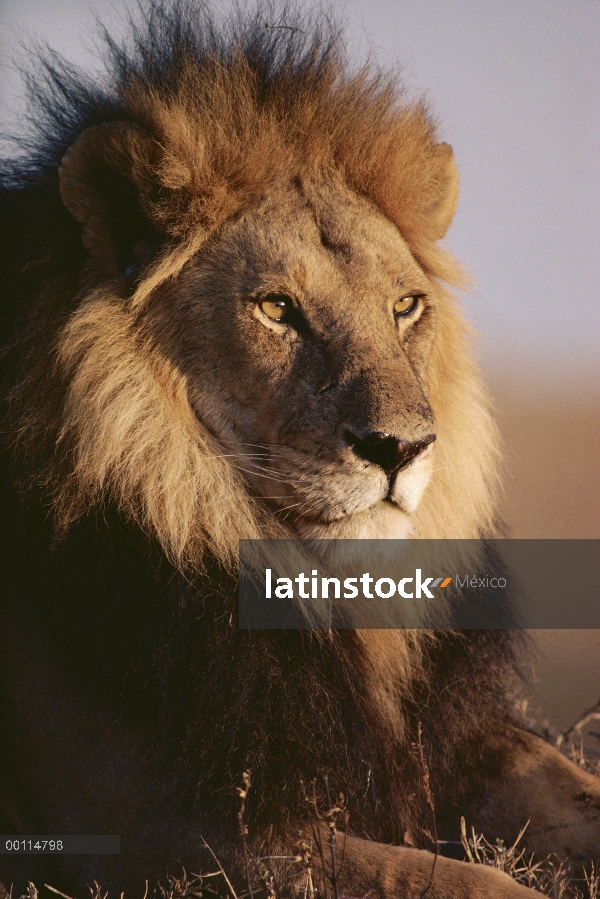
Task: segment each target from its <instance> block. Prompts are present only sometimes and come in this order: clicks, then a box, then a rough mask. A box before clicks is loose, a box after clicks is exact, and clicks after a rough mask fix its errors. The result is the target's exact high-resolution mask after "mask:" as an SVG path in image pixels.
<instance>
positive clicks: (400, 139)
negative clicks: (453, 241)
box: [0, 4, 600, 899]
mask: <svg viewBox="0 0 600 899" xmlns="http://www.w3.org/2000/svg"><path fill="white" fill-rule="evenodd" d="M271 15H272V14H271V13H269V18H268V20H267V21H268V23H269V24H268V25H266V24H265V16H264V15H262V14H258V15H256V17H255V18H253V19H252V20H251V21H246V22H245V23H244V22H243V21H241V20H236V24H234V25H233V26H228V27H227V28H225V27H224V28H223V29H222V30H219V28H217V26H216V25H215V24H214V22H211V20H210V18H209V17H208V16H207V14H205V13H204V12H202V11H198V10H195V11H193V12H189V11H187V12H186V8H184V7H182V6H181V5H179V6H177V5H175V6H170V5H156V4H153V5H151V7H150V9H149V14H148V21H147V23H146V25H145V26H144V28H143V29H142V28H140V29H138V30H136V31H135V32H134V40H133V44H132V47H131V48H130V49H129V50H127V51H126V50H122V49H120V48H119V47H117V46H115V45H114V44H113V43H111V42H109V58H110V62H111V64H112V72H113V79H112V85H111V86H110V87H103V86H98V85H93V84H90V83H89V82H88V81H86V80H84V79H81V78H79V77H78V76H77V75H76V74H74V73H73V71H72V69H71V68H69V67H67V66H66V65H62V64H61V63H59V62H57V61H56V60H55V59H54V60H53V61H52V62H51V63H49V64H48V66H47V67H46V70H45V71H46V78H45V81H44V80H43V79H42V83H41V87H40V86H39V83H40V82H38V88H37V89H36V92H37V93H36V97H35V98H34V99H36V100H37V103H38V105H37V107H36V108H37V113H36V116H37V123H38V125H39V135H38V139H37V142H36V143H35V146H33V147H32V148H30V152H29V155H27V156H21V157H20V158H18V159H17V160H16V161H15V162H9V163H6V164H5V166H4V174H3V187H2V224H3V236H2V254H3V256H2V258H3V262H2V272H3V275H2V286H3V298H2V303H3V307H2V311H3V317H2V322H3V324H2V327H3V335H2V340H3V348H4V350H3V352H4V367H5V374H4V378H3V396H4V401H5V404H6V410H7V421H8V425H7V427H6V428H5V429H4V449H3V458H2V462H3V464H2V472H3V516H2V522H3V532H2V541H1V546H2V554H3V568H2V592H3V598H2V605H1V613H0V614H1V617H0V628H1V630H0V632H1V634H2V665H1V668H0V671H1V679H2V705H1V708H0V714H1V729H2V739H1V741H0V753H1V755H2V766H1V771H0V830H2V831H4V832H5V833H13V834H120V837H121V852H120V854H119V855H105V856H89V855H70V856H66V855H65V856H60V857H57V856H55V857H48V856H45V857H42V858H34V857H33V856H27V855H25V856H20V857H16V856H12V857H9V856H8V855H0V859H1V861H0V874H1V879H2V881H3V882H4V883H5V884H6V886H7V887H8V885H9V884H11V883H14V889H15V890H16V891H18V890H19V889H23V888H24V887H25V884H26V882H27V881H28V880H33V881H35V882H37V883H38V884H41V883H44V882H48V883H51V884H52V885H53V886H54V887H55V888H58V889H61V890H64V891H66V892H67V894H72V893H73V892H78V891H79V892H78V895H80V894H81V891H84V887H85V885H86V884H90V883H92V882H93V881H94V880H96V881H98V882H99V883H100V884H101V885H102V888H103V889H105V890H109V891H110V895H111V896H117V895H118V894H119V891H121V890H125V891H128V892H126V895H127V896H129V895H138V894H139V895H141V892H140V891H141V890H143V888H144V882H145V881H146V880H148V881H149V888H151V887H152V886H153V885H155V884H156V882H157V880H159V879H160V878H163V879H164V877H165V876H166V875H167V873H168V872H174V871H175V872H176V871H178V870H180V869H179V865H180V864H181V865H184V866H185V868H186V869H187V870H188V871H190V870H191V871H197V870H201V869H202V870H205V871H206V869H207V866H208V865H211V866H213V865H214V862H213V861H212V860H211V856H210V854H209V852H208V850H207V849H206V846H205V841H206V842H207V843H208V845H209V846H210V847H211V850H212V851H214V852H215V853H216V855H217V856H218V858H219V859H220V860H221V862H222V864H223V866H224V868H225V869H226V870H227V871H228V872H230V876H231V877H232V878H238V879H239V880H240V881H241V882H243V880H244V877H243V873H242V872H243V865H242V861H241V859H242V848H241V842H240V838H239V834H238V825H237V823H236V820H235V806H234V786H235V785H236V784H239V783H240V780H241V775H242V772H243V771H244V770H245V769H246V768H249V769H251V771H252V778H253V788H252V790H253V792H252V794H251V797H250V801H249V805H248V825H249V838H248V839H249V840H250V842H252V840H254V841H255V843H256V846H257V847H259V846H260V843H261V841H262V840H264V839H265V833H266V831H267V829H268V828H269V827H270V833H271V837H270V844H271V847H274V848H271V850H270V853H273V854H275V855H277V854H279V855H280V854H282V853H284V852H285V851H287V852H289V851H290V850H293V847H294V839H295V835H296V833H297V829H298V827H301V826H302V823H303V822H306V821H307V819H308V811H307V807H306V803H305V802H304V799H303V794H302V790H301V789H300V787H299V786H298V781H299V777H300V776H301V777H302V778H303V779H304V782H305V783H307V782H308V781H310V780H311V779H312V778H313V777H316V778H318V779H319V778H321V777H322V775H323V774H328V775H329V777H330V781H331V784H332V786H333V787H335V788H336V789H342V790H344V792H345V793H346V795H347V801H348V805H349V808H350V813H351V817H350V834H351V835H350V836H349V837H348V845H347V847H346V859H345V863H344V866H343V869H342V871H341V874H340V881H339V884H338V886H339V889H341V890H342V891H345V892H346V893H348V892H350V893H351V894H352V895H355V896H362V895H365V894H371V893H373V895H378V896H381V897H410V899H412V897H414V899H417V897H420V896H422V895H424V892H426V891H427V895H428V896H429V897H430V899H434V897H446V899H466V897H476V896H477V897H484V896H485V897H500V896H502V897H504V896H507V897H511V896H514V897H517V896H521V895H522V896H523V897H525V896H526V895H527V894H528V893H530V891H528V890H526V889H525V888H524V887H521V886H519V885H518V884H516V883H515V882H514V881H512V880H510V879H509V878H508V877H507V876H505V875H504V874H502V873H500V872H499V871H496V870H493V869H491V868H486V867H483V866H473V865H467V864H465V863H463V862H460V861H455V860H452V859H450V858H439V859H438V860H437V864H436V866H435V871H434V872H433V878H432V879H431V877H432V870H433V868H432V864H433V858H434V856H433V854H431V852H429V851H423V850H431V848H432V837H431V831H432V820H431V811H432V810H431V807H430V800H432V801H433V804H434V806H435V815H436V819H437V833H438V835H439V837H446V838H448V839H450V840H452V839H457V837H458V833H459V821H460V816H461V814H463V815H465V816H466V819H467V821H468V823H469V825H471V824H472V825H474V826H475V827H476V828H478V829H483V830H484V831H485V832H486V833H488V834H489V835H490V836H491V837H502V838H504V839H505V840H513V839H514V838H515V837H516V835H517V833H518V832H519V830H520V829H521V828H522V827H523V825H524V824H526V822H527V821H529V822H530V823H529V827H528V829H527V832H526V839H527V845H528V846H529V848H530V849H531V850H535V851H536V852H537V853H539V854H541V855H545V854H546V853H548V852H550V851H555V852H557V853H559V854H560V855H562V856H565V857H566V856H570V857H571V858H572V859H573V860H575V861H576V862H578V863H583V862H585V861H588V860H590V859H592V858H595V857H596V856H597V853H598V846H599V845H600V816H599V814H598V811H599V809H600V785H599V783H598V781H597V780H596V779H595V778H593V777H592V776H590V775H588V774H586V773H585V772H583V771H581V770H579V769H577V768H576V767H575V766H574V765H572V764H570V763H569V762H568V761H566V760H565V759H564V758H563V757H562V756H561V755H559V754H558V753H557V752H556V751H554V750H553V749H551V748H550V747H549V746H547V745H546V744H545V743H544V742H543V741H542V740H540V739H538V738H536V737H534V736H533V735H531V734H529V733H527V732H526V731H524V730H520V729H519V728H518V726H517V724H516V723H515V722H514V720H513V717H512V712H511V708H512V706H511V701H510V695H511V690H512V684H513V681H514V679H515V677H516V661H515V659H516V652H515V649H514V643H513V639H512V638H511V636H510V634H509V632H501V631H497V632H490V631H470V632H465V633H463V634H461V633H459V632H456V631H447V632H439V633H431V632H427V631H424V630H416V631H415V630H413V631H410V630H404V631H393V630H367V631H352V630H341V631H338V632H324V633H323V632H315V633H310V632H302V631H269V632H264V631H258V632H257V631H245V632H244V631H240V630H239V629H238V628H237V626H236V615H235V612H236V565H237V552H238V541H239V539H240V538H246V537H261V536H262V537H271V538H278V537H286V536H287V537H289V536H302V537H344V538H346V537H404V536H417V535H418V536H420V537H438V538H450V537H452V538H477V537H481V536H491V535H493V534H494V533H495V512H494V492H495V487H496V481H497V478H496V458H497V438H496V433H495V430H494V427H493V424H492V421H491V418H490V415H489V411H488V406H487V399H486V394H485V391H484V389H483V387H482V385H481V382H480V379H479V376H478V373H477V370H476V367H475V365H474V363H473V361H472V358H471V355H470V352H469V348H468V342H467V326H466V324H465V322H464V320H463V318H462V316H461V314H460V312H459V310H458V309H457V306H456V302H455V300H454V298H453V296H452V294H451V293H450V292H449V290H448V289H447V288H446V287H444V286H443V282H446V283H447V284H452V283H456V282H457V281H458V279H459V277H460V275H459V270H458V267H457V265H456V264H455V262H454V261H453V260H452V259H451V258H450V256H449V255H448V253H447V252H446V251H445V250H443V249H442V248H440V247H439V246H438V243H437V242H438V240H439V239H440V238H442V237H443V236H444V234H445V232H446V230H447V228H448V226H449V225H450V222H451V219H452V216H453V213H454V210H455V206H456V201H457V196H458V184H457V173H456V168H455V166H454V162H453V159H452V152H451V150H450V147H449V146H447V145H446V144H443V143H439V142H437V139H436V134H435V128H434V125H433V124H432V122H431V120H430V118H429V116H428V114H427V112H426V110H425V109H424V108H423V106H422V105H419V104H416V105H415V104H411V103H408V102H406V100H405V99H404V97H403V96H402V94H401V93H400V92H399V91H398V89H397V87H396V85H395V84H394V81H393V79H391V78H386V77H385V76H383V75H381V74H380V73H378V72H373V71H371V70H369V69H368V68H365V69H362V70H361V71H359V72H352V71H351V70H350V69H349V68H348V66H347V65H346V64H345V63H344V61H343V58H342V54H341V50H340V49H339V42H338V41H337V39H336V38H335V36H334V35H332V33H331V30H328V28H327V26H326V25H323V24H321V25H315V26H312V30H311V28H310V27H309V26H308V25H307V24H306V23H302V22H296V23H295V24H293V25H292V23H291V22H290V20H289V17H288V18H287V19H284V20H282V21H279V23H278V24H273V22H274V20H273V18H272V17H271ZM434 441H435V442H434ZM427 778H429V787H428V788H427ZM419 847H420V848H419ZM256 851H257V852H258V853H260V851H261V850H260V849H259V848H257V849H256ZM263 854H264V852H263ZM283 867H284V869H285V870H289V871H291V872H292V874H291V875H290V876H289V877H288V880H287V883H286V882H284V883H283V884H282V885H281V884H280V887H281V888H282V889H283V890H284V891H286V890H287V891H291V890H293V886H294V876H295V875H294V873H293V872H294V870H295V869H294V868H293V867H291V866H288V867H287V868H286V867H285V865H284V866H283ZM285 870H280V871H279V872H278V876H279V878H282V877H283V876H284V873H285ZM430 880H431V882H430ZM428 884H429V887H428ZM15 895H19V893H18V892H16V893H15Z"/></svg>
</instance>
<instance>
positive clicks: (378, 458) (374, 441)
mask: <svg viewBox="0 0 600 899" xmlns="http://www.w3.org/2000/svg"><path fill="white" fill-rule="evenodd" d="M344 437H345V438H346V442H347V444H348V446H350V447H351V448H352V451H353V452H354V453H355V454H356V455H357V456H358V457H359V459H366V461H367V462H372V463H373V465H379V467H380V468H383V470H384V471H385V473H386V474H388V475H390V474H392V472H394V471H399V470H400V469H401V468H406V466H407V465H408V463H409V462H412V460H413V459H414V458H416V457H417V456H418V455H419V453H422V452H423V450H424V449H426V448H427V447H428V446H429V444H430V443H433V441H434V440H435V434H427V436H426V437H423V438H422V439H421V440H415V441H413V442H410V441H408V440H399V439H398V437H393V436H392V435H391V434H382V433H381V432H380V431H371V432H369V433H367V434H365V435H364V436H361V437H359V436H357V435H356V434H353V433H352V431H345V432H344Z"/></svg>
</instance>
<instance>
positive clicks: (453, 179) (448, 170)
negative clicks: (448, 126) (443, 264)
mask: <svg viewBox="0 0 600 899" xmlns="http://www.w3.org/2000/svg"><path fill="white" fill-rule="evenodd" d="M433 152H434V154H435V162H436V168H437V178H436V181H437V183H438V190H437V195H438V198H439V199H438V201H437V203H436V204H434V206H433V208H432V209H431V210H430V212H429V216H430V223H431V229H432V232H433V235H434V237H435V239H436V240H439V239H440V238H442V237H443V236H444V234H445V233H446V231H447V230H448V228H449V227H450V224H451V222H452V219H453V218H454V213H455V212H456V207H457V205H458V194H459V188H458V169H457V168H456V163H455V162H454V155H453V153H452V147H451V146H450V144H437V145H436V146H435V147H434V148H433Z"/></svg>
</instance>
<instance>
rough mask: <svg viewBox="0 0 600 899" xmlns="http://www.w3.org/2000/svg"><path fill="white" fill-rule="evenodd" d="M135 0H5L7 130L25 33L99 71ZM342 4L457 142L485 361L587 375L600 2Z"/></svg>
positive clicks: (595, 303) (493, 368) (513, 371)
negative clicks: (109, 39) (100, 50)
mask: <svg viewBox="0 0 600 899" xmlns="http://www.w3.org/2000/svg"><path fill="white" fill-rule="evenodd" d="M226 5H227V4H226V3H223V2H221V3H220V4H218V5H215V8H216V9H219V10H222V9H224V8H225V7H226ZM299 5H300V6H306V7H308V6H311V5H312V4H309V2H308V0H300V2H299ZM127 6H128V4H127V2H126V0H94V2H90V0H0V130H1V131H2V132H6V131H12V130H15V129H16V130H17V131H18V129H19V127H20V121H21V118H22V115H23V111H24V108H25V106H24V104H25V101H24V96H23V91H22V88H21V85H20V82H19V77H18V74H17V72H16V70H15V68H14V60H17V61H18V60H19V59H21V60H22V59H23V58H24V56H23V51H22V49H21V45H22V44H25V45H27V44H29V45H31V43H32V41H34V40H40V39H42V40H46V41H47V42H48V43H49V44H50V46H52V47H53V48H55V49H57V50H58V51H59V52H61V53H63V54H64V55H65V56H66V57H67V58H68V59H70V60H71V61H73V62H75V63H77V64H78V65H81V66H82V67H83V68H85V69H86V70H87V71H90V70H91V71H97V72H98V73H100V72H101V65H100V64H99V61H98V57H97V50H96V49H95V48H97V46H98V40H97V36H96V34H95V26H94V19H95V16H98V18H99V19H100V20H101V21H103V22H104V23H105V24H107V25H108V26H109V27H110V28H111V29H112V30H114V31H116V32H117V33H122V32H123V29H124V19H123V15H124V11H125V10H126V9H127ZM330 6H331V7H333V9H334V10H335V11H336V13H337V14H338V15H339V16H340V17H341V19H342V21H344V22H345V24H346V33H347V36H348V45H349V49H350V53H351V55H352V57H353V58H354V59H356V60H357V62H358V61H360V60H361V59H364V56H365V54H366V53H368V52H371V53H372V54H373V55H374V56H375V58H376V59H377V61H378V62H379V63H380V64H381V65H383V66H384V67H390V68H392V67H393V68H398V67H401V69H402V80H403V82H404V84H405V86H406V87H407V89H408V90H409V91H410V92H411V93H416V94H422V93H425V94H426V95H427V97H428V98H429V100H430V103H431V107H432V109H433V111H434V113H435V115H436V117H437V119H438V121H439V123H440V133H441V136H442V138H443V139H444V140H447V141H448V142H449V143H451V144H452V146H453V148H454V153H455V158H456V161H457V165H458V168H459V172H460V178H461V198H460V202H459V207H458V212H457V215H456V218H455V221H454V223H453V225H452V227H451V229H450V231H449V232H448V235H447V238H446V243H447V245H448V246H449V248H450V249H451V250H452V251H453V252H454V253H455V254H456V255H457V256H458V257H459V258H460V259H461V260H462V261H463V262H464V263H465V264H466V267H467V269H468V271H469V272H470V274H471V277H472V281H473V288H472V290H471V292H470V293H469V294H468V295H461V301H462V303H463V306H464V308H465V310H466V313H467V316H468V318H469V319H470V321H471V322H472V323H473V324H474V325H475V327H476V329H477V331H478V332H479V335H480V336H479V341H478V353H479V357H480V359H481V362H482V365H483V366H484V368H485V369H486V370H487V371H488V372H489V373H490V374H491V375H492V376H493V377H494V378H496V379H498V378H501V379H502V378H505V379H507V380H510V381H512V382H513V383H514V382H515V381H516V382H521V383H522V384H523V388H524V389H526V388H528V387H530V388H531V390H535V389H538V388H539V387H540V386H541V387H544V386H548V385H552V386H553V387H555V386H559V387H560V385H563V386H564V385H577V384H579V383H581V382H587V383H589V382H590V378H591V377H594V376H596V377H597V374H598V371H599V369H600V365H599V362H598V360H599V359H600V352H599V349H600V302H599V300H600V177H599V175H600V52H599V50H598V48H600V3H599V2H598V0H571V2H567V0H502V2H500V0H454V2H452V3H449V2H448V0H362V2H359V0H346V2H343V3H342V2H334V3H331V4H330ZM99 77H100V75H99Z"/></svg>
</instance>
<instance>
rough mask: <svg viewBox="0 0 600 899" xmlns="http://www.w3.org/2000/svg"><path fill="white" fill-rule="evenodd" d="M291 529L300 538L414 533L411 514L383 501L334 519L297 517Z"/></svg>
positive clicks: (385, 537) (386, 537)
mask: <svg viewBox="0 0 600 899" xmlns="http://www.w3.org/2000/svg"><path fill="white" fill-rule="evenodd" d="M294 530H295V531H296V533H297V535H298V537H300V538H301V539H303V540H369V539H370V540H405V539H407V538H409V537H414V536H415V529H414V525H413V522H412V518H411V516H410V515H409V514H407V513H406V512H403V511H402V510H401V509H399V508H398V507H397V506H395V505H393V504H392V503H390V502H387V501H382V502H378V503H375V505H373V506H370V508H368V509H365V510H364V511H363V512H357V513H355V514H354V515H347V516H346V517H345V518H339V519H336V520H335V521H314V520H311V521H309V520H306V519H297V520H296V521H295V523H294Z"/></svg>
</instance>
